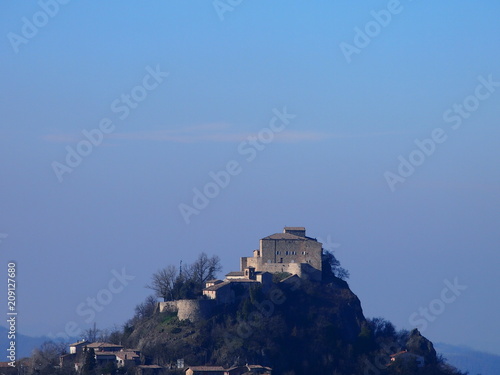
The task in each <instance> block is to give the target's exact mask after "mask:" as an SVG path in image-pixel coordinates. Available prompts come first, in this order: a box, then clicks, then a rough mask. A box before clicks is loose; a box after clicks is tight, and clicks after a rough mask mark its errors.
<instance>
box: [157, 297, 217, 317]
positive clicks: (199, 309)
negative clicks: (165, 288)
mask: <svg viewBox="0 0 500 375" xmlns="http://www.w3.org/2000/svg"><path fill="white" fill-rule="evenodd" d="M214 306H215V301H214V300H203V299H201V300H198V299H181V300H178V301H167V302H159V303H158V309H159V311H160V312H165V311H168V312H175V313H177V317H178V318H179V320H189V321H191V322H196V321H199V320H201V319H208V318H210V316H211V315H212V310H213V307H214Z"/></svg>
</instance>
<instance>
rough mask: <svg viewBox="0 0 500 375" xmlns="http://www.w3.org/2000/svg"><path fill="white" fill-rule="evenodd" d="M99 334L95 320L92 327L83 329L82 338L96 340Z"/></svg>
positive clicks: (90, 340)
mask: <svg viewBox="0 0 500 375" xmlns="http://www.w3.org/2000/svg"><path fill="white" fill-rule="evenodd" d="M99 336H100V330H99V329H97V327H96V324H95V322H94V326H93V327H92V328H87V329H86V330H84V331H83V339H84V340H87V341H89V342H96V341H97V339H98V338H99Z"/></svg>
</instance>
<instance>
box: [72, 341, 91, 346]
mask: <svg viewBox="0 0 500 375" xmlns="http://www.w3.org/2000/svg"><path fill="white" fill-rule="evenodd" d="M89 343H90V342H89V341H87V340H83V341H78V342H74V343H73V344H69V346H78V345H86V344H89Z"/></svg>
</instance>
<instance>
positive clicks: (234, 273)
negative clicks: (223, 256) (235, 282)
mask: <svg viewBox="0 0 500 375" xmlns="http://www.w3.org/2000/svg"><path fill="white" fill-rule="evenodd" d="M226 276H245V272H243V271H232V272H229V273H228V274H226Z"/></svg>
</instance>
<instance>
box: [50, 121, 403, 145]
mask: <svg viewBox="0 0 500 375" xmlns="http://www.w3.org/2000/svg"><path fill="white" fill-rule="evenodd" d="M231 128H232V127H231V125H229V124H225V123H207V124H200V125H193V126H187V127H182V128H177V129H169V130H153V131H143V132H127V133H123V132H122V133H111V134H108V135H105V138H107V139H115V140H133V141H155V142H174V143H196V142H233V143H237V142H242V141H245V140H248V139H249V138H254V137H257V136H258V132H234V131H233V132H232V131H231ZM393 134H401V132H379V133H373V132H372V133H358V134H355V133H353V134H347V133H326V132H317V131H301V130H284V131H282V132H279V133H275V134H274V141H276V142H283V143H296V142H319V141H324V140H328V139H335V138H364V137H379V136H386V135H393ZM42 138H43V139H44V140H46V141H48V142H63V143H76V142H78V141H80V140H81V139H83V138H84V137H83V136H82V135H81V134H80V135H77V134H68V133H59V134H48V135H45V136H43V137H42Z"/></svg>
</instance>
